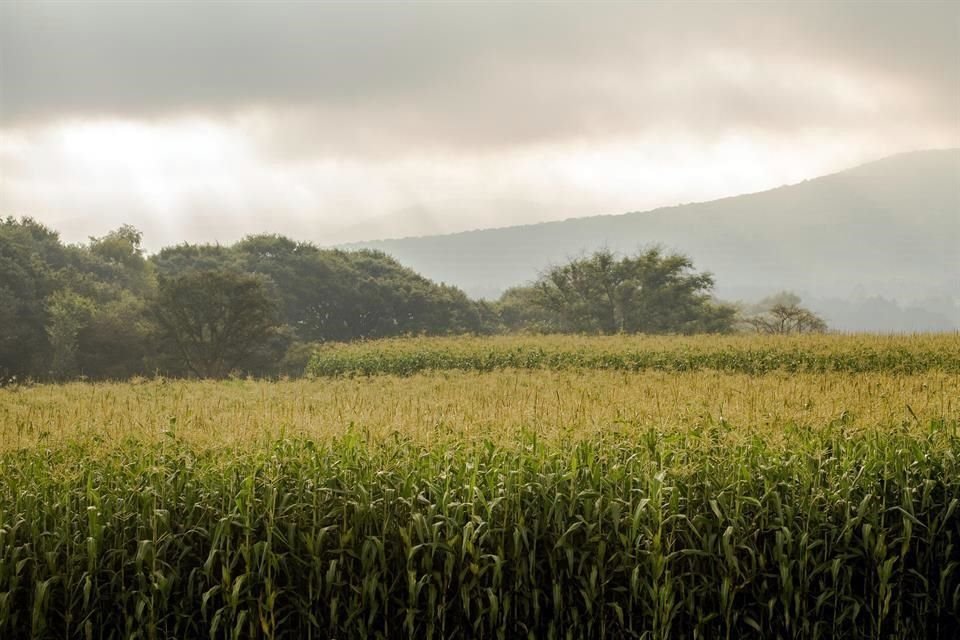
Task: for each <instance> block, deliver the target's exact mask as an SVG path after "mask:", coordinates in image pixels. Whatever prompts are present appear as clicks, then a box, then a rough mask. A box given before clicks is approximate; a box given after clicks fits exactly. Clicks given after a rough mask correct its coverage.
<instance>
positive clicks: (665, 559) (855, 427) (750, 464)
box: [0, 336, 960, 639]
mask: <svg viewBox="0 0 960 640" xmlns="http://www.w3.org/2000/svg"><path fill="white" fill-rule="evenodd" d="M539 340H540V341H541V346H544V347H549V346H551V345H552V346H553V347H556V348H559V347H561V346H563V345H564V344H565V345H566V352H567V353H579V354H588V353H590V352H591V350H592V351H593V352H595V353H596V355H597V358H601V357H602V354H610V353H612V352H615V349H616V348H619V349H620V351H621V352H626V350H625V347H627V348H630V347H633V346H636V345H637V344H641V343H644V344H645V345H646V346H648V347H652V346H654V345H657V346H658V348H659V349H660V352H661V353H663V354H669V353H671V351H670V349H671V348H672V353H673V354H674V356H675V357H676V358H680V357H681V356H682V355H683V354H689V353H697V350H698V349H699V350H701V351H702V352H703V353H708V351H704V349H706V347H707V344H708V343H707V342H706V341H705V339H693V338H657V339H650V338H645V339H630V338H625V337H618V338H591V339H587V338H571V337H567V338H549V339H539ZM722 342H723V343H725V344H724V345H722V346H725V347H728V348H729V347H731V346H736V345H739V346H740V347H741V353H748V352H747V351H746V347H748V346H749V345H751V344H752V345H753V347H754V349H753V351H750V352H749V353H753V354H754V357H755V358H758V361H759V356H757V355H756V354H761V353H766V354H768V355H769V354H771V353H779V352H784V353H786V352H790V351H791V350H793V349H795V348H797V347H800V346H803V347H805V348H806V349H807V352H808V353H810V354H819V356H820V357H828V356H831V355H832V358H833V360H832V362H834V363H843V362H852V360H848V359H849V358H852V357H854V355H855V354H861V356H859V357H862V358H864V359H862V360H861V362H868V363H871V364H870V368H871V370H869V371H861V372H859V373H851V368H849V367H848V368H847V369H845V370H841V371H820V372H817V373H793V374H790V375H786V374H785V373H783V372H782V371H780V370H771V371H769V372H768V373H764V374H758V372H757V371H751V372H750V373H738V372H736V371H733V370H732V368H730V367H728V368H727V369H726V370H724V371H717V370H712V369H704V370H700V371H680V372H674V371H669V372H668V371H644V372H630V371H611V370H601V369H593V368H584V369H580V368H577V369H576V370H568V369H564V370H559V371H554V370H524V369H506V370H500V371H497V372H495V373H487V372H483V371H474V370H466V371H438V372H433V373H426V374H414V375H412V376H410V377H397V376H391V375H380V376H377V377H338V378H332V379H327V380H324V381H323V382H317V381H310V380H299V381H294V382H275V383H269V382H256V381H252V380H242V379H237V380H231V381H224V382H177V381H166V380H163V379H155V380H139V381H135V383H134V384H80V383H74V384H69V385H59V386H47V385H38V386H31V385H16V386H8V387H6V388H5V389H0V412H2V419H0V636H2V637H4V638H13V639H19V638H29V637H34V638H46V637H58V638H87V637H103V638H107V637H121V636H122V637H143V638H150V637H178V638H179V637H185V638H186V637H196V638H200V637H203V638H208V637H209V638H270V637H338V638H350V637H356V638H360V637H390V638H393V637H428V638H429V637H434V638H442V637H464V636H475V637H481V636H482V637H537V638H541V637H543V638H550V637H651V638H666V637H672V638H694V637H745V636H753V635H762V636H764V637H796V638H831V637H838V636H842V637H850V638H868V637H869V638H877V637H883V638H888V637H892V638H914V637H927V638H952V637H954V632H955V630H956V620H957V619H958V616H960V569H958V567H960V544H958V542H960V506H958V505H960V467H958V462H957V461H958V460H960V406H958V405H957V404H956V401H955V399H956V398H957V397H960V377H958V376H957V371H958V369H957V368H956V365H957V362H958V359H957V349H958V345H957V341H956V339H955V337H953V336H943V337H940V338H932V337H926V338H899V339H879V338H860V337H848V338H841V337H835V336H830V337H828V336H822V337H811V336H806V337H794V338H789V339H788V338H778V339H774V338H766V339H765V338H761V337H754V338H723V339H722ZM428 343H435V344H437V345H440V346H443V347H445V348H447V349H448V350H456V349H459V350H461V351H464V352H471V351H478V350H479V348H480V347H481V346H482V345H483V344H487V345H488V346H489V349H490V354H491V355H490V358H491V359H494V358H495V357H498V356H497V355H496V354H499V353H504V352H506V351H505V350H504V349H505V348H506V347H507V346H508V345H510V344H511V343H513V344H517V343H518V340H517V339H499V340H490V341H488V342H484V341H482V340H479V339H478V340H462V341H459V343H458V341H454V340H446V339H443V340H430V341H427V340H419V341H414V342H413V343H412V344H413V345H423V344H428ZM373 344H378V345H380V346H382V347H383V346H386V347H390V348H392V349H395V350H400V349H401V348H402V347H403V346H404V343H402V342H400V341H388V342H386V343H373ZM358 346H359V345H358ZM362 346H365V347H366V346H369V344H368V345H362ZM347 348H348V347H340V348H339V349H340V350H343V349H347ZM350 348H357V347H350ZM777 348H779V351H777ZM407 349H408V351H409V352H412V351H413V349H411V348H409V347H408V348H407ZM545 350H546V349H545ZM865 352H870V353H873V354H874V355H877V354H880V356H877V357H881V356H882V357H881V359H880V360H871V359H870V358H866V357H865V356H863V355H862V354H863V353H865ZM898 352H899V353H901V354H903V353H912V354H914V355H913V359H912V360H905V362H913V363H914V365H910V366H912V367H913V372H912V373H908V372H906V371H907V368H909V367H904V368H901V369H900V372H899V373H894V372H890V371H883V370H882V369H883V367H882V366H880V363H883V362H892V361H888V360H884V359H883V358H885V357H888V356H889V357H893V354H896V353H898ZM937 353H939V354H941V355H942V356H943V357H942V358H941V359H940V360H939V361H937V362H934V361H932V360H930V359H929V357H930V356H931V354H937ZM883 354H886V355H883ZM684 357H685V356H684ZM918 363H923V364H922V366H920V365H919V364H918Z"/></svg>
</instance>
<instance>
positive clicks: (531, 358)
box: [307, 334, 960, 376]
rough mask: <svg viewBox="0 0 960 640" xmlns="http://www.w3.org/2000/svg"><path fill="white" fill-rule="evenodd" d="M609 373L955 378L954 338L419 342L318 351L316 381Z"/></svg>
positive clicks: (958, 361) (311, 369)
mask: <svg viewBox="0 0 960 640" xmlns="http://www.w3.org/2000/svg"><path fill="white" fill-rule="evenodd" d="M511 368H516V369H558V370H568V369H611V370H619V371H641V370H658V371H698V370H703V369H712V370H716V371H731V372H740V373H751V374H762V373H767V372H771V371H777V370H781V371H785V372H829V371H846V372H851V373H858V372H869V371H891V372H903V373H911V372H922V371H929V370H942V371H948V372H951V373H958V372H960V339H958V336H957V335H955V334H942V335H920V336H886V337H884V336H868V335H862V336H841V335H823V336H792V337H785V336H723V337H717V336H690V337H657V336H611V337H593V338H591V337H582V336H580V337H577V336H557V335H552V336H551V335H547V336H497V337H487V338H419V339H394V340H376V341H366V342H355V343H350V344H331V345H326V346H323V347H321V348H319V349H318V350H317V351H316V352H315V353H314V355H313V357H312V358H311V360H310V363H309V365H308V367H307V372H308V374H310V375H314V376H341V375H367V376H369V375H379V374H392V375H410V374H413V373H417V372H420V371H438V370H470V371H494V370H499V369H511Z"/></svg>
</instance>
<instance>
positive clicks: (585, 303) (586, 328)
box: [0, 218, 824, 383]
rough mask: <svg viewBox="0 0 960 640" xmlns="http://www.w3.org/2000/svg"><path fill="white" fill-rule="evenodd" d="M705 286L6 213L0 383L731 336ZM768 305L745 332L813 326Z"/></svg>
mask: <svg viewBox="0 0 960 640" xmlns="http://www.w3.org/2000/svg"><path fill="white" fill-rule="evenodd" d="M712 290H713V277H712V276H711V275H710V274H709V273H705V272H700V271H697V270H696V269H694V266H693V264H692V262H691V261H690V259H689V258H687V257H686V256H683V255H679V254H673V253H666V252H664V251H663V250H662V249H659V248H651V249H647V250H645V251H642V252H639V253H637V254H635V255H628V256H619V255H617V254H614V253H612V252H610V251H599V252H596V253H594V254H592V255H589V256H584V257H581V258H578V259H575V260H571V261H570V262H568V263H566V264H563V265H558V266H555V267H552V268H550V269H548V270H546V271H545V272H543V273H542V274H541V276H540V277H539V278H538V279H537V280H536V281H535V282H533V283H531V284H529V285H526V286H519V287H514V288H512V289H510V290H508V291H507V292H505V293H504V294H503V296H502V297H501V298H500V299H499V300H497V301H492V302H487V301H483V300H471V299H470V298H468V297H467V296H466V294H464V293H463V291H461V290H460V289H457V288H456V287H452V286H449V285H445V284H443V283H436V282H433V281H431V280H429V279H427V278H425V277H423V276H421V275H420V274H418V273H416V272H415V271H413V270H412V269H409V268H407V267H405V266H403V265H402V264H400V263H399V262H397V261H396V260H395V259H394V258H392V257H391V256H389V255H387V254H385V253H382V252H379V251H371V250H360V251H344V250H339V249H323V248H320V247H317V246H316V245H313V244H310V243H307V242H297V241H295V240H292V239H290V238H286V237H283V236H278V235H255V236H249V237H247V238H244V239H243V240H241V241H239V242H237V243H235V244H233V245H228V246H223V245H216V244H189V243H183V244H179V245H176V246H172V247H166V248H163V249H161V250H160V251H159V252H158V253H156V254H154V255H147V254H146V252H145V251H144V249H143V247H142V236H141V234H140V232H139V231H138V230H137V229H135V228H133V227H130V226H122V227H120V228H118V229H115V230H114V231H111V232H109V233H107V234H106V235H104V236H101V237H93V238H90V239H89V241H88V242H86V243H84V244H65V243H64V242H62V241H61V239H60V237H59V236H58V234H57V233H56V232H55V231H53V230H51V229H48V228H47V227H45V226H44V225H42V224H40V223H38V222H36V221H34V220H31V219H29V218H23V219H19V220H18V219H14V218H6V219H0V383H2V381H3V380H5V379H9V378H10V377H14V376H16V377H32V378H45V379H66V378H74V377H81V376H82V377H88V378H93V379H106V378H112V379H119V378H127V377H130V376H135V375H149V374H154V373H160V374H163V375H172V376H202V377H220V376H224V375H228V374H231V373H233V372H239V373H249V374H255V375H279V374H299V373H302V372H303V368H304V366H305V364H306V360H307V358H308V357H309V352H310V350H311V348H312V347H311V345H316V344H317V343H322V342H330V341H349V340H357V339H370V338H383V337H390V336H399V335H407V334H417V335H437V334H462V333H474V334H478V333H492V332H516V331H537V332H578V333H620V332H623V333H697V332H722V331H729V330H731V329H732V328H733V326H734V322H735V320H736V318H735V314H736V312H735V309H734V307H732V306H730V305H726V304H721V303H719V302H717V301H716V300H714V299H713V297H712V295H711V294H712ZM781 298H782V296H781ZM777 302H778V304H768V305H767V307H769V308H764V309H761V310H754V311H753V312H751V313H752V315H748V317H747V318H746V319H745V320H743V321H742V322H741V323H740V324H741V325H742V326H745V327H747V328H748V329H749V330H757V331H777V332H781V331H783V332H786V331H791V330H795V331H801V332H807V331H819V330H823V327H824V325H823V322H822V320H821V319H819V318H817V317H816V316H815V315H813V314H812V313H810V312H808V311H807V310H805V309H803V308H802V307H799V299H797V300H795V301H793V300H792V299H782V300H780V299H778V301H777ZM780 303H782V304H780Z"/></svg>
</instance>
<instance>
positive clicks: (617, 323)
mask: <svg viewBox="0 0 960 640" xmlns="http://www.w3.org/2000/svg"><path fill="white" fill-rule="evenodd" d="M712 288H713V277H712V276H711V275H710V274H709V273H698V272H696V271H694V270H693V263H692V262H691V261H690V259H689V258H687V257H686V256H682V255H679V254H665V253H664V252H663V251H662V250H661V249H659V248H656V247H655V248H651V249H647V250H646V251H643V252H641V253H639V254H637V255H635V256H627V257H623V258H619V257H617V256H616V255H615V254H613V253H612V252H610V251H606V250H604V251H598V252H596V253H594V254H593V255H591V256H588V257H585V258H580V259H577V260H573V261H571V262H569V263H567V264H565V265H561V266H557V267H553V268H552V269H549V270H548V271H546V272H545V273H544V274H543V275H541V277H540V279H539V280H538V281H537V282H536V283H535V284H534V289H535V291H536V293H537V295H536V297H535V298H534V301H535V303H536V304H537V305H539V306H540V307H541V308H543V309H545V310H547V311H550V312H552V313H554V314H556V316H557V318H558V319H559V323H560V326H561V327H562V328H563V329H565V330H568V331H576V332H586V333H606V334H609V333H621V332H622V333H699V332H723V331H729V330H730V329H731V328H732V326H733V319H734V316H735V310H734V309H733V308H731V307H728V306H725V305H720V304H717V303H715V302H713V301H712V300H711V297H710V291H711V290H712Z"/></svg>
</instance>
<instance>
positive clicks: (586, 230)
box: [353, 149, 960, 330]
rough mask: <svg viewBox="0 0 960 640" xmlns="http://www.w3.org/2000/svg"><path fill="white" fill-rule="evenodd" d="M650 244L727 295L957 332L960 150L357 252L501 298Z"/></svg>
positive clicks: (370, 244) (474, 292)
mask: <svg viewBox="0 0 960 640" xmlns="http://www.w3.org/2000/svg"><path fill="white" fill-rule="evenodd" d="M653 243H658V244H662V245H664V246H666V247H667V248H670V249H674V250H677V251H680V252H683V253H685V254H687V255H689V256H691V257H692V258H693V260H694V263H695V264H696V265H697V267H698V268H700V269H705V270H708V271H711V272H713V273H714V274H715V276H716V280H717V294H718V295H719V296H720V297H723V298H728V299H755V298H758V297H760V296H763V295H766V294H768V293H770V292H773V291H776V290H781V289H792V290H795V291H797V292H799V293H801V294H802V295H804V296H805V297H806V298H808V299H818V300H820V301H821V305H822V304H827V302H826V300H827V299H829V298H837V299H841V298H842V299H844V304H847V305H848V306H849V302H848V301H849V299H850V298H851V297H854V298H858V299H868V298H871V297H875V296H880V297H883V298H887V299H889V300H896V301H899V302H901V303H910V302H915V301H918V300H924V299H927V300H928V302H929V299H931V298H940V299H941V303H940V304H941V306H942V305H943V304H946V305H947V307H948V308H947V310H946V311H943V310H942V309H940V310H936V311H931V310H930V307H929V306H927V307H926V308H925V310H924V313H926V314H927V316H930V317H927V318H926V320H924V321H923V322H920V324H921V325H922V326H919V325H918V326H914V325H911V324H910V322H909V321H908V322H907V323H906V324H903V322H901V323H900V324H899V325H897V326H890V327H884V326H880V325H883V322H880V325H878V326H876V327H870V326H862V327H858V326H844V328H854V329H855V328H863V329H870V328H874V329H884V328H887V329H892V330H896V329H911V328H914V329H929V328H947V327H948V326H949V324H951V323H952V324H953V326H957V323H958V322H960V318H955V317H953V318H950V321H949V323H948V324H947V325H946V326H941V325H943V324H944V317H945V314H946V317H949V316H950V315H952V314H953V313H955V312H956V309H957V308H956V306H955V305H956V303H957V302H960V300H958V299H960V257H958V256H960V149H949V150H936V151H919V152H914V153H907V154H901V155H897V156H892V157H890V158H886V159H883V160H879V161H877V162H872V163H869V164H865V165H861V166H859V167H856V168H853V169H849V170H846V171H842V172H840V173H835V174H831V175H827V176H823V177H820V178H816V179H813V180H808V181H805V182H802V183H799V184H794V185H789V186H784V187H779V188H777V189H772V190H770V191H764V192H760V193H754V194H748V195H742V196H735V197H731V198H724V199H721V200H714V201H711V202H703V203H696V204H686V205H680V206H676V207H666V208H662V209H655V210H653V211H649V212H636V213H627V214H623V215H614V216H595V217H589V218H578V219H570V220H564V221H560V222H548V223H542V224H535V225H525V226H517V227H505V228H500V229H488V230H482V231H469V232H465V233H457V234H450V235H441V236H428V237H419V238H404V239H397V240H382V241H375V242H366V243H362V244H358V245H353V246H364V247H371V248H376V249H380V250H383V251H385V252H387V253H389V254H392V255H393V256H395V257H396V258H397V259H399V260H400V261H401V262H403V263H404V264H405V265H408V266H410V267H412V268H413V269H415V270H417V271H419V272H420V273H422V274H424V275H425V276H427V277H429V278H432V279H435V280H441V281H444V282H447V283H450V284H455V285H457V286H459V287H462V288H463V289H465V290H466V291H467V292H468V293H469V294H471V295H474V296H483V297H495V296H497V295H498V294H499V293H500V292H502V291H503V290H504V289H506V288H508V287H510V286H513V285H516V284H521V283H524V282H526V281H529V280H531V279H533V278H535V277H536V275H537V273H538V272H539V271H540V270H542V269H543V268H544V267H545V266H547V265H549V264H551V263H557V262H562V261H564V260H565V259H566V258H568V257H570V256H572V255H577V254H580V253H582V252H589V251H592V250H594V249H597V248H599V247H602V246H607V247H609V248H611V249H614V250H618V251H624V252H628V251H634V250H636V249H637V248H639V247H642V246H644V245H648V244H653ZM944 301H946V302H944ZM924 304H928V303H924ZM837 308H839V307H837ZM848 312H849V313H852V314H853V315H856V314H855V313H854V312H853V311H850V310H848ZM834 313H835V314H836V313H840V314H841V315H842V314H843V313H847V312H843V311H840V312H838V311H834ZM890 313H891V314H892V313H893V312H892V311H891V312H890ZM828 315H829V313H828ZM848 315H849V314H848ZM921 315H922V314H921ZM851 317H853V316H851ZM864 321H865V320H854V321H851V322H853V324H854V325H857V324H858V323H860V324H862V323H863V322H864ZM839 324H840V325H841V326H843V325H844V323H843V322H840V323H839ZM848 324H849V323H848ZM888 324H889V323H888Z"/></svg>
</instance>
